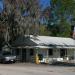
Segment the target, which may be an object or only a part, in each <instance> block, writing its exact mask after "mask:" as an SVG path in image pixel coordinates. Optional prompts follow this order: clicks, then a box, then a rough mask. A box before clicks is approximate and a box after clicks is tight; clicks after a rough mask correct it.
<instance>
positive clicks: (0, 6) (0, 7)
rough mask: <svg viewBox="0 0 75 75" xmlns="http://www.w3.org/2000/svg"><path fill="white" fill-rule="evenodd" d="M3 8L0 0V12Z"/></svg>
mask: <svg viewBox="0 0 75 75" xmlns="http://www.w3.org/2000/svg"><path fill="white" fill-rule="evenodd" d="M2 10H3V0H0V13H1V12H2Z"/></svg>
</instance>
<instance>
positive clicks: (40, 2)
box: [39, 0, 50, 10]
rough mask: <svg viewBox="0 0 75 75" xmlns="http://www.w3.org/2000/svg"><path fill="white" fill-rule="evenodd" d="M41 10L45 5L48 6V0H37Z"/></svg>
mask: <svg viewBox="0 0 75 75" xmlns="http://www.w3.org/2000/svg"><path fill="white" fill-rule="evenodd" d="M39 4H40V6H41V10H44V9H45V8H46V7H48V6H50V0H39Z"/></svg>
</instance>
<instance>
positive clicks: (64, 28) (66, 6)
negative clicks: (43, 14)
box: [48, 0, 75, 37]
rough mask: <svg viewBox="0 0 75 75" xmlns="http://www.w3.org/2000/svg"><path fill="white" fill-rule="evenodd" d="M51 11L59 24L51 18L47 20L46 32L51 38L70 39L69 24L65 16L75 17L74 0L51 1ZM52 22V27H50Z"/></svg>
mask: <svg viewBox="0 0 75 75" xmlns="http://www.w3.org/2000/svg"><path fill="white" fill-rule="evenodd" d="M51 6H52V9H51V12H53V11H54V14H52V15H53V16H54V15H55V17H57V20H59V22H58V23H57V20H55V19H54V18H53V17H50V18H49V22H48V30H49V31H50V32H51V34H50V35H52V36H61V37H70V36H71V35H70V34H71V23H70V22H68V20H67V19H68V18H66V16H70V15H72V16H73V17H74V15H75V1H74V0H52V5H51ZM51 21H53V23H54V24H53V25H51Z"/></svg>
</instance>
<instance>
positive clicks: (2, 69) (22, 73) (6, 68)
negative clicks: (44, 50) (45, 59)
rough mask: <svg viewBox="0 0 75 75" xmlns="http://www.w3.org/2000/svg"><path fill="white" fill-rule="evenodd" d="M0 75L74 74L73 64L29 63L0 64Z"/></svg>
mask: <svg viewBox="0 0 75 75" xmlns="http://www.w3.org/2000/svg"><path fill="white" fill-rule="evenodd" d="M0 75H75V66H58V65H47V64H43V65H37V64H31V63H15V64H0Z"/></svg>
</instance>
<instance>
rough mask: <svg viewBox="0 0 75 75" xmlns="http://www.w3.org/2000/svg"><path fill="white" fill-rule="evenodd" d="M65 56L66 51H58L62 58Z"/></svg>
mask: <svg viewBox="0 0 75 75" xmlns="http://www.w3.org/2000/svg"><path fill="white" fill-rule="evenodd" d="M66 55H67V50H66V49H60V56H61V57H64V56H66Z"/></svg>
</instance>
